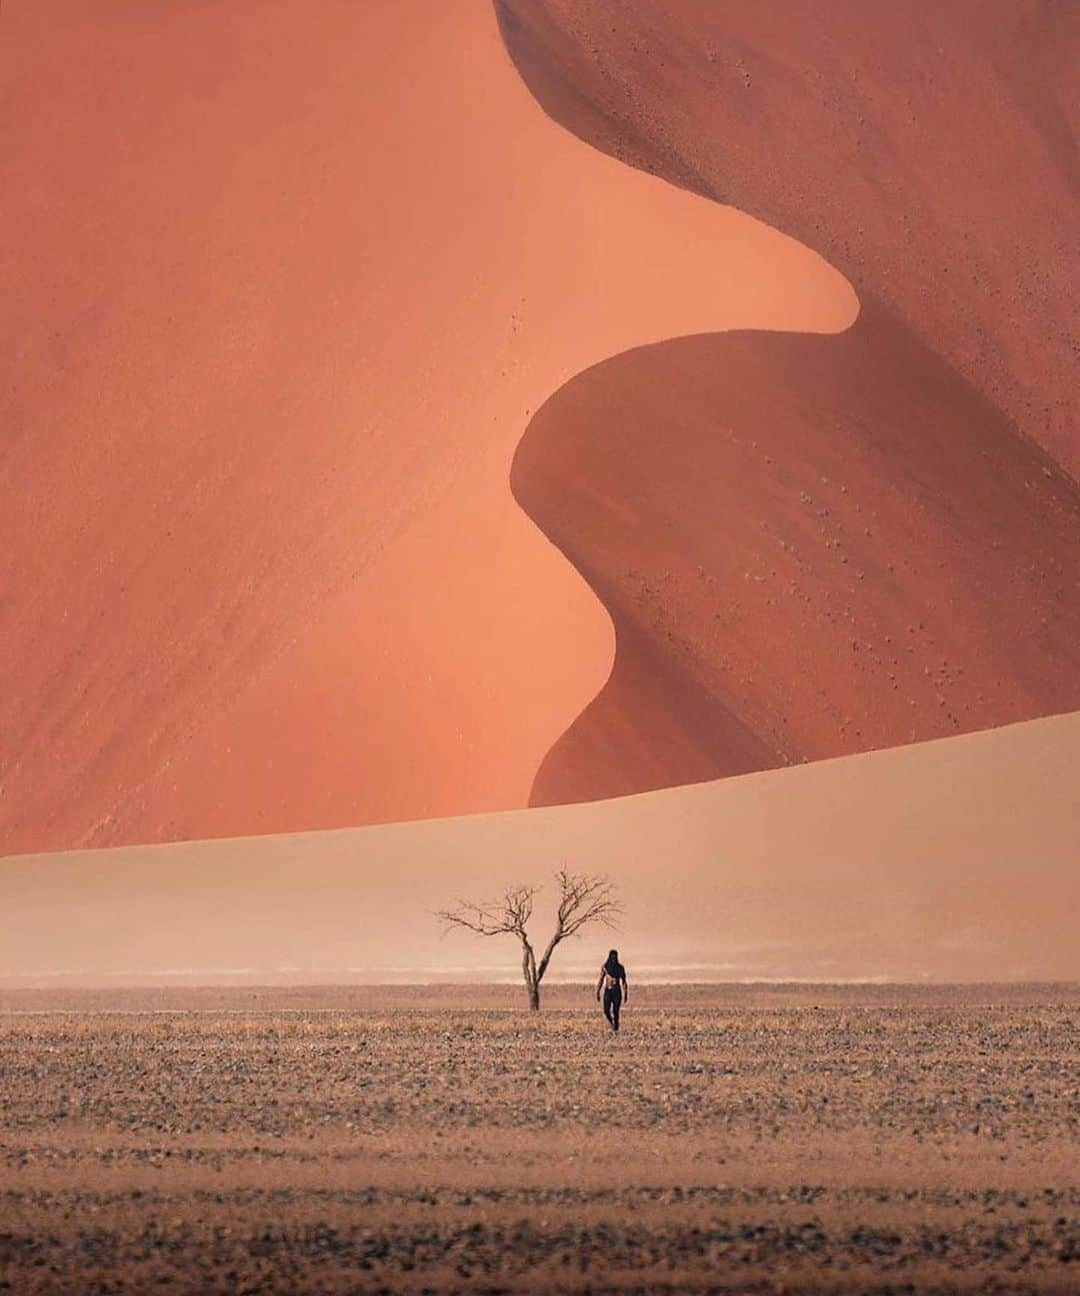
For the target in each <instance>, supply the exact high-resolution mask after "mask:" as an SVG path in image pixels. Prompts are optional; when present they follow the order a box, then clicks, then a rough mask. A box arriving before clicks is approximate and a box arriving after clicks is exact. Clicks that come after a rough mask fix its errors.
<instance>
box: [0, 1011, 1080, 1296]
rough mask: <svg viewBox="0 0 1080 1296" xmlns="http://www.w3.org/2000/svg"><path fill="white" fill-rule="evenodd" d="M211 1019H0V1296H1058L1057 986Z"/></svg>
mask: <svg viewBox="0 0 1080 1296" xmlns="http://www.w3.org/2000/svg"><path fill="white" fill-rule="evenodd" d="M233 994H234V996H236V997H235V998H234V1002H233V1004H232V1005H231V1006H230V1005H228V1004H223V1005H221V1006H219V1007H218V1008H216V1009H214V1010H213V1011H210V1012H192V1011H185V1010H184V1009H185V1002H184V996H183V995H180V996H175V995H174V996H173V999H172V1007H173V1011H172V1012H171V1013H170V1014H169V1015H166V1016H162V1015H160V1014H149V1015H147V1014H145V1013H138V1012H136V1013H134V1014H133V1013H132V1009H135V1008H137V1007H138V1006H139V1004H140V999H139V998H138V997H135V998H131V997H128V996H125V995H124V993H123V992H113V998H112V1010H111V1011H106V1012H104V1013H94V1014H91V1015H85V1014H82V1013H79V1012H78V1011H72V1010H71V1008H70V1007H69V1009H68V1011H60V1012H55V1013H51V1014H48V1015H30V1016H19V1015H15V1016H12V1015H7V1014H5V1015H4V1016H3V1017H0V1053H2V1057H3V1063H4V1065H3V1086H4V1092H3V1095H2V1098H3V1103H2V1107H0V1110H2V1112H3V1117H2V1125H0V1137H2V1145H0V1202H2V1204H3V1216H4V1227H3V1231H2V1234H0V1281H3V1282H6V1283H8V1284H9V1287H10V1290H13V1291H18V1292H19V1293H24V1292H25V1293H27V1294H30V1293H34V1294H36V1293H46V1292H47V1293H61V1292H71V1293H74V1292H80V1293H85V1292H88V1291H102V1292H104V1291H107V1290H108V1291H112V1290H116V1286H115V1285H116V1284H117V1283H118V1282H122V1283H123V1284H124V1286H125V1287H126V1288H130V1289H133V1290H147V1289H153V1288H156V1287H160V1286H162V1285H167V1286H168V1289H169V1290H170V1291H177V1292H195V1291H198V1292H200V1293H210V1292H226V1291H229V1292H232V1291H237V1290H242V1291H247V1292H251V1293H255V1292H276V1291H282V1290H285V1289H287V1290H289V1291H293V1292H298V1293H299V1292H348V1291H351V1292H368V1291H372V1292H374V1291H380V1290H391V1291H395V1292H399V1291H400V1292H419V1291H425V1290H426V1291H431V1290H437V1291H440V1292H443V1291H445V1292H480V1291H486V1292H491V1291H505V1292H518V1291H521V1292H527V1291H548V1292H585V1291H589V1292H612V1293H614V1292H631V1291H634V1292H649V1293H653V1292H656V1293H659V1292H675V1291H679V1292H703V1291H706V1290H707V1291H712V1292H740V1293H750V1292H754V1293H757V1292H763V1291H765V1292H775V1291H788V1292H792V1293H795V1292H803V1293H826V1292H829V1293H862V1294H864V1296H867V1294H869V1293H879V1294H880V1296H884V1294H885V1293H893V1294H895V1293H898V1292H916V1291H917V1292H919V1293H925V1294H931V1293H932V1294H935V1296H937V1294H941V1296H944V1294H945V1293H950V1294H956V1293H973V1292H987V1293H989V1292H1001V1291H1008V1292H1010V1293H1017V1294H1020V1293H1028V1292H1032V1293H1034V1292H1054V1293H1059V1294H1064V1293H1065V1292H1068V1291H1070V1290H1072V1289H1073V1287H1071V1286H1070V1284H1072V1283H1073V1282H1074V1280H1075V1272H1074V1271H1075V1268H1076V1264H1077V1262H1078V1259H1080V1216H1078V1206H1080V1197H1078V1193H1080V1185H1078V1184H1077V1182H1076V1175H1075V1170H1076V1155H1075V1154H1076V1138H1077V1129H1076V1110H1075V1102H1074V1095H1073V1093H1072V1085H1073V1083H1074V1079H1075V1067H1076V1064H1077V1061H1078V1059H1077V1057H1076V1035H1075V1031H1074V1030H1073V1029H1072V1025H1073V1019H1074V1018H1075V1014H1076V1010H1077V994H1076V989H1075V987H1071V988H1070V987H1065V986H1059V987H1027V988H1015V989H1005V988H1002V987H980V988H978V989H975V990H960V989H957V988H955V987H953V988H949V987H940V988H938V989H937V990H935V991H933V992H926V991H914V992H913V991H910V990H903V989H895V988H894V989H893V990H891V991H890V992H887V993H884V994H882V993H880V992H871V993H870V994H869V995H866V994H865V993H864V992H862V991H860V990H858V989H851V988H849V989H842V988H835V987H813V988H803V989H801V990H790V989H789V990H787V991H783V992H766V994H765V997H764V999H763V998H762V997H761V995H760V994H759V992H757V991H755V990H752V989H746V988H743V989H740V990H734V991H733V990H720V991H716V992H711V991H700V990H699V991H695V990H693V989H687V988H671V989H669V990H666V991H664V990H657V989H649V988H646V989H642V990H636V991H634V992H633V994H632V998H631V1005H630V1007H629V1009H628V1010H627V1013H626V1027H625V1030H624V1032H623V1033H622V1034H621V1035H620V1036H619V1037H618V1038H613V1037H611V1036H610V1034H607V1033H606V1032H607V1028H606V1027H605V1026H604V1025H603V1023H602V1021H601V1019H600V1017H599V1013H598V1010H596V1008H595V1005H594V1004H592V1003H591V998H590V992H589V990H588V988H586V987H577V988H570V987H567V988H566V989H564V990H562V991H560V992H559V993H558V995H557V996H556V997H555V999H554V1000H553V1001H552V1006H551V1008H550V1009H549V1011H548V1012H546V1013H545V1014H544V1015H543V1016H542V1017H541V1018H540V1019H539V1020H537V1019H535V1018H533V1019H532V1020H530V1019H529V1015H528V1014H526V1013H522V1012H520V1011H517V1010H515V1008H514V1006H513V1004H512V1002H508V999H509V994H510V992H509V991H506V990H503V991H502V992H495V991H491V990H487V991H485V990H483V989H475V990H473V991H472V992H471V994H472V998H471V1000H470V998H469V996H468V993H466V995H465V997H464V998H463V997H462V995H461V993H460V992H452V993H451V994H449V995H448V996H447V997H445V998H444V999H443V1000H442V1001H440V996H439V994H438V993H437V992H432V991H423V992H419V993H412V994H411V995H410V994H409V993H406V992H399V993H397V994H392V995H389V996H385V992H384V996H385V997H384V998H383V999H382V1001H381V1002H380V1001H379V999H378V998H377V997H376V998H374V999H369V1001H368V1003H367V1004H366V1005H361V1004H357V1003H356V1002H355V1000H352V1001H350V999H351V997H350V995H349V994H348V992H345V993H344V994H339V992H336V991H334V990H324V991H322V992H321V994H320V996H319V998H318V1001H317V1003H316V1004H312V1005H309V1006H308V1007H306V1008H303V1009H300V1010H298V1011H297V1010H293V1011H287V1012H286V1011H282V1009H283V1007H284V1003H283V1002H282V1001H280V1000H277V1001H275V995H274V992H272V991H270V992H266V993H265V994H264V995H263V996H262V1002H261V1004H260V1005H259V1006H258V1007H256V1008H255V1009H254V1010H252V1007H251V1005H250V1002H249V1001H248V999H247V997H246V996H243V995H242V994H240V993H239V992H233ZM197 1002H198V1001H197V1000H195V1001H192V1000H191V999H190V998H189V999H188V1001H187V1005H186V1006H187V1007H188V1008H189V1009H190V1008H191V1007H193V1006H195V1004H196V1003H197ZM6 1007H7V1009H8V1012H9V1013H10V1010H11V1008H13V1007H14V1008H15V1009H16V1011H17V1010H18V1000H17V999H16V1000H14V1001H12V1000H8V1001H7V1004H6Z"/></svg>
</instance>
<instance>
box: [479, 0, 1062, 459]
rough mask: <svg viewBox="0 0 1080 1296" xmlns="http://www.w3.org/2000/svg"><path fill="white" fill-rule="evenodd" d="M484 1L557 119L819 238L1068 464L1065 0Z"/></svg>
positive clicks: (850, 273)
mask: <svg viewBox="0 0 1080 1296" xmlns="http://www.w3.org/2000/svg"><path fill="white" fill-rule="evenodd" d="M496 3H497V7H498V9H499V13H500V18H501V21H502V25H503V33H504V36H505V37H506V39H507V43H508V47H509V49H510V52H511V54H512V55H513V57H514V59H515V62H516V63H517V65H518V67H519V68H520V70H521V73H522V75H523V76H524V77H525V79H526V81H527V83H528V84H529V87H530V88H531V89H532V91H533V93H534V94H536V96H537V98H538V99H539V100H540V102H541V103H543V105H544V106H545V108H546V109H547V110H548V111H549V112H550V113H551V114H552V115H553V116H554V117H555V118H556V119H557V120H559V121H562V122H564V123H565V124H566V125H567V126H568V127H569V128H570V129H571V130H573V131H575V132H576V133H578V134H579V135H581V136H582V137H583V138H586V139H589V140H591V141H593V142H594V143H595V144H596V145H597V146H598V147H600V148H602V149H604V150H606V151H608V152H610V153H613V154H615V155H616V156H618V157H621V158H623V159H624V160H626V161H627V162H629V163H631V164H632V165H635V166H640V167H644V168H645V169H647V170H649V171H654V172H656V173H658V174H661V175H664V176H667V177H668V178H669V179H671V180H672V181H673V182H674V183H676V184H680V185H684V186H686V187H687V188H689V189H693V190H695V191H697V192H699V193H703V194H705V195H707V196H708V197H711V198H714V199H715V200H716V201H718V202H723V203H733V204H734V205H735V206H737V207H739V208H740V209H741V210H743V211H748V212H751V213H752V214H753V215H755V216H759V217H760V218H761V219H762V220H765V221H768V222H769V224H770V225H775V226H776V227H777V228H778V229H782V230H784V231H786V232H787V233H789V234H791V235H792V236H793V237H795V238H797V239H799V240H801V241H802V242H803V243H805V244H806V245H807V246H808V247H812V248H815V249H816V250H817V251H819V252H820V253H821V254H822V256H824V257H825V258H826V260H827V261H828V262H829V264H830V265H835V266H836V267H837V268H838V269H839V270H841V271H842V272H843V273H844V274H845V275H846V276H847V277H848V279H849V280H850V281H851V282H852V284H853V285H854V286H855V288H856V291H857V292H858V294H859V297H860V299H861V300H864V301H865V299H866V298H867V297H869V296H874V297H877V298H879V299H880V301H881V302H882V303H883V304H884V305H885V306H886V307H887V309H888V311H889V313H890V314H892V315H894V316H896V317H898V318H899V320H900V321H902V322H903V323H904V324H906V325H907V326H908V327H909V328H910V329H911V330H912V332H913V333H914V334H915V335H916V337H918V338H919V339H921V340H922V341H923V342H924V343H926V345H927V346H929V347H930V349H931V350H933V351H936V352H937V353H938V354H939V355H941V356H942V357H943V358H944V359H945V360H946V361H947V362H948V363H949V364H950V365H951V366H952V367H953V368H955V369H956V370H957V371H958V372H959V373H960V374H961V375H963V376H964V377H965V378H967V379H968V381H969V382H970V383H971V384H972V385H973V386H974V387H975V388H976V389H977V390H979V391H981V392H983V393H984V394H985V395H986V396H987V398H988V399H989V400H990V401H991V402H992V403H993V404H995V405H996V406H997V407H998V408H999V409H1000V410H1001V411H1002V412H1003V413H1004V414H1005V415H1006V416H1007V417H1008V418H1010V419H1011V420H1012V422H1013V423H1015V424H1016V426H1017V427H1019V428H1020V430H1021V431H1022V432H1023V433H1024V434H1025V435H1026V436H1028V437H1030V438H1031V439H1032V440H1033V441H1037V442H1038V443H1039V444H1041V445H1042V446H1043V447H1044V448H1045V449H1046V450H1048V451H1050V453H1051V454H1053V455H1054V456H1055V458H1057V459H1058V460H1059V462H1061V463H1062V465H1063V466H1064V467H1065V468H1066V469H1067V470H1069V472H1070V473H1071V474H1072V476H1073V478H1074V479H1075V478H1076V477H1077V476H1078V475H1080V420H1078V418H1077V393H1078V391H1080V359H1078V351H1077V347H1076V299H1077V295H1078V292H1080V244H1078V242H1077V239H1076V221H1077V198H1078V197H1080V151H1078V147H1077V139H1078V138H1080V93H1078V88H1080V87H1078V84H1077V77H1076V65H1077V59H1078V56H1080V6H1078V5H1076V4H1074V3H1072V0H1041V3H1027V2H1026V0H992V2H991V3H986V0H950V3H948V4H919V5H908V4H867V3H865V2H864V0H829V3H828V4H827V5H823V4H821V3H820V2H819V0H786V2H785V3H784V4H782V5H769V4H760V3H759V2H758V0H725V3H724V4H715V3H713V2H712V0H680V3H679V4H677V5H672V4H670V3H668V2H667V0H622V2H620V3H619V4H618V5H617V6H615V5H613V4H612V3H611V0H496Z"/></svg>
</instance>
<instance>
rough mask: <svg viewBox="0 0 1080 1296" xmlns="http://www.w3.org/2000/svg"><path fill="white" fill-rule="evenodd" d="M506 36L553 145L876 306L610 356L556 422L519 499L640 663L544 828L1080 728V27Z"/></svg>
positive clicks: (1043, 23) (545, 29)
mask: <svg viewBox="0 0 1080 1296" xmlns="http://www.w3.org/2000/svg"><path fill="white" fill-rule="evenodd" d="M499 13H500V21H501V24H502V32H503V36H504V39H505V40H506V42H507V45H508V48H509V49H510V51H511V54H512V56H513V57H514V59H515V62H516V63H517V65H518V67H519V69H520V70H521V73H522V75H523V77H524V78H525V80H526V82H527V83H528V84H529V86H530V88H531V89H532V91H533V93H534V94H535V95H536V96H537V98H538V100H539V101H540V102H541V103H542V104H543V105H544V107H545V109H546V110H547V111H548V112H549V113H550V114H551V115H552V116H553V117H554V118H555V119H556V120H558V121H561V122H562V123H563V124H564V125H565V126H566V127H567V128H568V129H570V130H573V131H575V132H576V133H578V134H579V135H581V136H582V137H583V138H585V139H587V140H589V141H590V142H591V143H593V144H594V145H595V146H596V147H598V148H599V149H601V150H604V151H606V152H610V153H611V154H613V155H614V156H617V157H620V158H621V159H622V160H624V161H626V162H628V163H629V164H631V165H635V166H639V167H642V168H644V169H646V170H649V171H653V172H656V173H658V174H661V175H663V176H665V177H666V178H667V179H669V180H671V181H672V182H673V183H676V184H680V185H682V186H684V187H686V188H688V189H690V190H692V191H694V192H699V193H702V194H704V195H707V196H710V197H712V198H713V199H714V200H717V201H723V202H735V203H737V204H738V205H739V206H740V207H742V208H744V209H746V210H748V211H751V212H753V213H755V214H757V215H760V216H762V217H763V218H764V219H766V220H768V221H769V222H770V223H773V224H775V225H777V227H779V228H782V229H784V230H786V231H788V232H790V233H792V234H794V235H795V236H796V237H798V238H799V239H800V240H802V241H804V242H805V243H807V245H809V246H813V247H816V248H817V249H818V250H819V251H821V252H822V253H823V255H825V256H826V257H827V258H828V259H829V260H830V262H831V263H833V264H835V265H836V266H837V267H838V268H839V269H841V270H842V271H843V272H844V273H845V274H846V275H847V277H848V278H849V279H850V280H851V282H852V283H853V285H854V286H855V288H856V290H857V292H858V294H859V297H860V301H861V303H862V310H861V314H860V317H859V319H858V321H857V323H856V324H855V325H854V327H853V329H852V330H851V332H849V333H845V334H843V335H842V336H835V337H831V338H829V339H827V340H826V339H806V340H805V342H803V341H800V340H796V339H793V338H780V337H770V336H769V335H767V334H759V335H756V336H755V335H750V334H738V335H729V336H727V337H713V338H695V339H692V340H690V339H687V340H679V341H673V342H670V343H667V344H663V345H661V346H655V347H652V348H650V349H644V350H639V351H638V352H636V353H635V354H634V355H630V356H626V355H624V356H621V357H618V358H616V359H614V360H611V361H609V362H606V363H603V364H601V365H599V366H597V367H595V368H594V369H593V370H591V371H590V372H588V373H586V374H583V375H580V376H579V377H578V378H576V379H574V380H573V381H572V382H571V383H570V384H568V386H567V387H566V388H564V389H563V390H562V391H560V392H559V393H558V394H557V395H556V396H554V397H553V398H552V400H551V401H549V402H548V403H547V404H546V405H545V406H544V408H543V409H542V410H541V411H539V413H538V414H537V415H536V416H535V417H534V419H533V420H532V422H531V424H530V427H529V430H528V432H527V434H526V437H525V439H524V440H523V442H522V445H521V447H520V448H519V451H518V454H517V456H516V459H515V463H514V469H513V478H512V481H513V488H514V491H515V494H516V496H517V498H518V499H519V501H520V502H521V503H522V506H523V507H524V508H525V509H526V511H527V512H529V513H530V515H531V516H532V517H533V518H534V519H535V520H536V521H537V523H538V525H539V526H541V527H542V528H543V530H544V531H545V532H546V534H548V535H549V536H550V537H551V538H552V540H553V541H554V542H555V543H556V544H557V545H559V547H560V548H561V549H562V550H563V551H564V552H565V553H566V554H567V556H568V557H569V558H570V559H571V561H573V562H574V563H575V565H576V566H577V567H578V569H579V570H580V571H581V572H582V574H583V575H584V576H585V577H586V579H587V580H588V581H589V583H590V584H591V586H592V587H593V588H594V589H595V590H596V592H597V594H598V595H599V596H600V598H601V599H602V600H603V601H604V603H605V605H606V606H607V607H608V610H609V611H610V612H611V614H612V617H613V620H614V623H615V626H616V638H617V649H616V662H615V667H614V670H613V673H612V676H611V677H610V679H609V681H608V683H607V685H606V686H605V688H604V690H603V691H602V692H601V694H600V695H599V697H598V698H597V699H595V700H594V701H593V702H592V703H591V704H590V705H589V707H587V708H586V710H585V711H584V713H583V714H582V715H581V716H580V717H579V718H578V720H577V721H576V722H575V723H574V724H573V725H572V726H571V727H570V729H569V730H568V731H567V733H566V734H565V735H564V736H563V737H562V738H561V739H560V740H559V742H558V743H557V744H556V745H555V746H554V747H553V749H552V750H551V752H550V753H549V754H548V756H547V758H546V759H545V761H544V764H543V766H542V767H541V770H540V772H539V774H538V777H537V780H536V782H535V783H534V787H533V793H532V801H533V803H534V804H553V803H559V802H566V801H573V800H586V799H589V798H591V797H605V796H613V795H617V794H620V793H627V792H632V791H640V790H644V789H647V788H655V787H660V786H664V785H669V784H677V783H680V782H688V781H692V780H704V779H709V778H716V777H721V776H725V775H729V774H732V773H739V772H744V771H747V770H750V769H758V768H767V767H770V766H777V765H783V764H788V763H793V762H797V761H803V760H812V759H816V758H820V757H821V756H825V755H835V754H839V753H844V752H855V751H861V750H868V749H872V748H876V747H881V746H888V745H891V744H895V743H901V742H912V741H917V740H919V739H922V738H927V737H933V736H939V735H942V734H946V733H948V732H957V731H963V730H969V729H979V728H984V727H987V726H991V725H994V724H1003V723H1008V722H1010V721H1014V720H1017V719H1022V718H1026V717H1030V716H1037V715H1042V714H1048V713H1053V712H1055V711H1063V710H1068V709H1071V708H1073V707H1075V706H1077V705H1078V697H1080V685H1078V683H1077V681H1078V679H1080V669H1078V668H1080V653H1078V649H1077V647H1076V644H1077V639H1076V632H1077V627H1078V624H1080V620H1078V618H1080V566H1078V563H1080V532H1078V521H1080V491H1078V489H1077V485H1076V480H1075V471H1076V465H1077V459H1076V453H1077V443H1076V441H1075V429H1076V421H1075V418H1074V412H1075V406H1074V401H1075V391H1076V387H1077V383H1076V378H1077V376H1078V375H1077V370H1076V359H1075V351H1074V350H1072V349H1070V344H1069V342H1068V338H1069V336H1070V331H1071V323H1070V318H1071V313H1072V312H1071V306H1070V301H1071V299H1072V297H1073V296H1074V295H1075V291H1076V288H1077V286H1080V279H1078V275H1077V266H1078V262H1077V257H1076V255H1075V250H1076V249H1075V241H1074V240H1072V239H1071V238H1070V236H1069V233H1068V230H1069V225H1070V219H1071V216H1073V215H1075V211H1076V195H1077V192H1078V190H1077V186H1076V183H1075V181H1076V168H1075V165H1074V162H1075V158H1074V156H1073V155H1074V150H1072V151H1070V147H1069V137H1068V132H1067V131H1066V130H1064V129H1063V128H1062V127H1063V123H1065V122H1066V120H1067V119H1068V118H1069V115H1070V113H1071V112H1072V111H1073V108H1074V105H1073V104H1072V101H1071V100H1070V98H1069V96H1068V94H1067V91H1066V86H1067V81H1066V70H1065V68H1066V65H1065V62H1064V61H1063V60H1062V57H1061V49H1062V48H1063V47H1064V48H1068V47H1069V45H1070V42H1071V43H1072V46H1073V47H1074V48H1075V47H1077V45H1078V44H1080V42H1077V40H1076V39H1075V38H1076V36H1077V34H1078V33H1077V25H1076V21H1075V15H1074V16H1073V17H1070V16H1069V15H1068V13H1067V12H1066V11H1065V9H1064V8H1063V7H1061V6H1048V7H1046V10H1045V12H1044V13H1043V14H1042V15H1041V17H1040V19H1039V20H1038V21H1035V20H1031V21H1030V22H1028V21H1027V20H1026V19H1024V18H1023V17H1022V15H1021V11H1020V9H1019V8H1018V7H1013V6H1003V7H1002V8H1001V10H1000V12H999V11H997V10H995V11H994V14H993V15H992V16H990V15H989V14H988V13H987V11H985V10H982V11H979V12H976V11H975V10H974V9H973V8H972V7H971V6H968V5H957V6H949V7H948V8H947V9H940V8H939V9H937V10H928V9H924V10H920V11H919V13H918V14H916V15H914V16H912V15H908V14H906V13H904V12H901V11H899V10H896V9H893V10H883V9H881V7H878V8H877V9H873V10H868V9H867V8H866V7H865V6H859V5H855V4H848V3H842V4H840V5H838V6H834V7H833V8H831V9H830V11H829V12H828V14H824V15H823V14H822V12H821V10H820V6H814V5H810V4H801V3H796V4H793V5H790V6H786V7H785V9H784V10H783V12H782V13H778V12H777V13H774V12H772V11H767V10H763V9H762V8H761V7H760V6H754V5H752V4H743V3H736V4H734V5H730V6H725V7H724V8H723V9H716V8H715V7H713V8H710V7H708V6H704V5H697V4H690V5H687V6H682V7H680V8H679V9H678V10H677V11H671V10H670V9H669V8H667V7H663V8H661V7H660V6H658V5H657V4H655V3H653V0H633V2H632V3H630V4H627V5H625V6H621V7H620V9H619V10H618V12H617V13H615V12H614V11H612V9H611V7H610V6H607V5H604V4H602V3H595V2H587V3H585V4H583V5H570V4H566V3H563V0H543V2H542V3H538V4H536V5H526V4H522V3H520V2H519V0H499ZM898 26H899V27H902V28H903V30H902V31H899V30H898ZM1055 35H1056V36H1057V38H1058V41H1057V42H1055V40H1054V39H1052V37H1054V36H1055ZM946 57H947V58H948V68H949V75H948V76H947V77H946V76H944V75H943V72H942V68H943V66H944V64H943V62H942V60H943V59H945V58H946ZM837 159H843V165H842V166H841V167H839V169H837ZM834 171H835V172H836V174H833V172H834ZM1033 192H1034V193H1037V194H1038V197H1037V199H1036V200H1035V201H1034V203H1033V205H1032V208H1031V210H1030V212H1029V210H1028V208H1027V206H1026V205H1025V209H1024V212H1023V214H1022V219H1021V214H1020V213H1019V211H1018V208H1017V203H1018V201H1019V195H1021V194H1024V195H1026V194H1029V193H1033ZM1029 216H1030V221H1029V219H1028V218H1029ZM1010 221H1012V222H1013V224H1012V225H1010V224H1009V222H1010ZM1005 229H1008V231H1009V233H1008V237H1003V236H1002V231H1003V230H1005ZM628 446H630V447H632V451H630V452H628Z"/></svg>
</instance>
